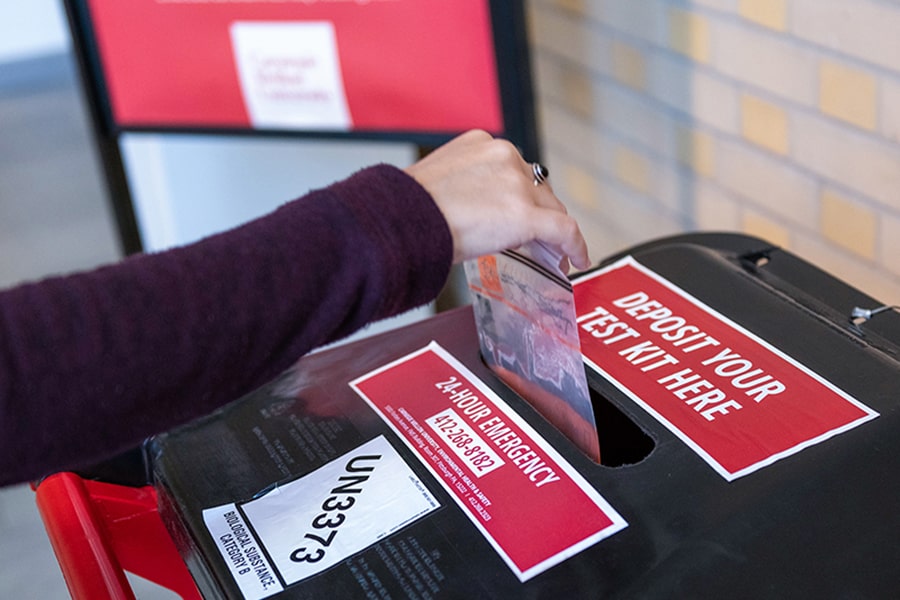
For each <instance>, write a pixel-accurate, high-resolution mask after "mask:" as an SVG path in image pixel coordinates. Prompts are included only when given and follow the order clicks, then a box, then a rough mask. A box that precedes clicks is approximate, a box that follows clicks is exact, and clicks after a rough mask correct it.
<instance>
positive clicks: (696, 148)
mask: <svg viewBox="0 0 900 600" xmlns="http://www.w3.org/2000/svg"><path fill="white" fill-rule="evenodd" d="M676 143H677V156H678V162H680V163H681V164H683V165H686V166H688V167H690V168H691V169H693V170H694V171H695V172H696V173H699V174H700V175H703V176H704V177H710V176H712V174H713V172H714V171H715V141H714V140H713V138H712V136H710V135H709V134H708V133H706V132H704V131H698V130H696V129H691V128H689V127H684V126H679V127H678V128H677V130H676Z"/></svg>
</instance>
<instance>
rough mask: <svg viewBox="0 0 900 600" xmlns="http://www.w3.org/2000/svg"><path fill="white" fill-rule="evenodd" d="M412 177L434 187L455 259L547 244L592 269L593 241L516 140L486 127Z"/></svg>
mask: <svg viewBox="0 0 900 600" xmlns="http://www.w3.org/2000/svg"><path fill="white" fill-rule="evenodd" d="M407 173H409V174H410V175H411V176H412V177H414V178H415V179H416V180H418V181H419V183H420V184H422V186H423V187H424V188H425V189H426V190H428V191H429V192H430V194H431V196H432V198H433V199H434V201H435V203H436V204H437V205H438V208H439V209H440V210H441V212H442V213H443V214H444V217H445V218H446V219H447V224H448V226H449V227H450V231H451V235H452V236H453V241H454V261H455V262H459V261H462V260H467V259H469V258H474V257H477V256H480V255H482V254H491V253H494V252H499V251H501V250H504V249H507V248H515V247H518V246H520V245H522V244H524V243H526V242H529V241H532V240H535V239H537V240H541V241H543V242H545V243H547V244H550V245H553V246H555V247H556V248H558V249H559V250H560V251H561V252H563V253H564V254H566V255H567V256H568V257H569V259H570V260H571V263H572V264H573V265H575V266H576V267H577V268H587V267H589V266H590V260H589V258H588V255H587V244H586V243H585V241H584V237H583V236H582V234H581V231H580V230H579V228H578V225H577V223H576V222H575V220H574V219H573V218H572V217H570V216H569V215H568V214H567V212H566V207H565V206H564V205H563V203H562V202H561V201H560V200H559V198H558V197H557V196H556V194H555V193H554V192H553V188H552V186H551V185H550V182H549V180H544V181H542V182H539V185H535V175H534V171H533V168H532V163H529V162H526V161H525V160H524V159H523V158H522V156H521V155H520V154H519V151H518V149H516V147H515V146H514V145H513V144H512V143H510V142H509V141H508V140H503V139H496V138H494V137H493V136H491V135H490V134H489V133H487V132H485V131H480V130H473V131H469V132H466V133H464V134H462V135H460V136H458V137H456V138H454V139H453V140H451V141H450V142H448V143H446V144H444V145H443V146H441V147H440V148H437V149H436V150H435V151H434V152H432V153H430V154H429V155H428V156H426V157H425V158H423V159H422V160H421V161H419V162H418V163H416V164H414V165H411V166H410V167H408V168H407Z"/></svg>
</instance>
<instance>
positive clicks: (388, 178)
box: [0, 165, 452, 484]
mask: <svg viewBox="0 0 900 600" xmlns="http://www.w3.org/2000/svg"><path fill="white" fill-rule="evenodd" d="M451 260H452V239H451V236H450V232H449V229H448V227H447V224H446V221H445V220H444V219H443V216H442V215H441V213H440V211H439V209H438V208H437V205H435V203H434V202H433V200H432V199H431V197H430V196H429V195H428V193H427V192H426V191H425V190H424V189H423V188H422V187H421V186H420V185H419V184H418V183H417V182H416V181H415V180H414V179H412V178H411V177H409V176H408V175H406V174H405V173H404V172H402V171H400V170H399V169H396V168H394V167H390V166H387V165H379V166H376V167H371V168H369V169H365V170H363V171H360V172H358V173H356V174H355V175H353V176H352V177H350V178H349V179H347V180H345V181H343V182H339V183H337V184H334V185H332V186H330V187H328V188H325V189H322V190H318V191H314V192H312V193H310V194H308V195H307V196H304V197H303V198H300V199H298V200H295V201H293V202H291V203H288V204H286V205H284V206H282V207H281V208H279V209H278V210H276V211H275V212H273V213H271V214H269V215H267V216H265V217H262V218H260V219H257V220H255V221H251V222H250V223H247V224H246V225H243V226H241V227H238V228H236V229H233V230H231V231H228V232H225V233H222V234H218V235H215V236H212V237H209V238H206V239H204V240H201V241H199V242H197V243H195V244H191V245H189V246H184V247H181V248H177V249H173V250H170V251H167V252H162V253H158V254H146V255H138V256H134V257H131V258H128V259H126V260H124V261H122V262H121V263H118V264H116V265H112V266H108V267H103V268H100V269H97V270H94V271H90V272H85V273H79V274H75V275H71V276H66V277H60V278H52V279H47V280H44V281H41V282H37V283H31V284H25V285H22V286H19V287H16V288H13V289H11V290H8V291H6V292H3V293H0V336H2V339H0V484H5V483H12V482H17V481H23V480H27V479H31V478H36V477H39V476H42V475H45V474H47V473H48V472H52V471H55V470H60V469H67V468H75V467H77V466H79V465H80V466H84V465H87V464H91V463H93V462H97V461H99V460H101V459H103V458H104V457H107V456H109V455H110V454H113V453H116V452H119V451H122V450H125V449H128V448H131V447H134V446H135V445H137V444H138V443H140V442H141V441H142V440H143V439H145V438H146V437H147V436H149V435H152V434H154V433H158V432H161V431H164V430H166V429H169V428H171V427H173V426H175V425H178V424H181V423H184V422H186V421H188V420H191V419H193V418H195V417H198V416H200V415H203V414H206V413H208V412H210V411H212V410H214V409H216V408H218V407H220V406H222V405H223V404H225V403H227V402H229V401H231V400H234V399H236V398H238V397H240V396H242V395H243V394H245V393H247V392H249V391H251V390H252V389H254V388H255V387H258V386H260V385H262V384H263V383H265V382H266V381H268V380H269V379H271V378H273V377H275V376H276V375H278V374H279V373H280V372H282V371H283V370H285V369H287V368H288V367H289V366H290V365H291V364H292V363H294V362H295V361H296V360H297V359H298V358H299V357H300V356H302V355H303V354H304V353H306V352H308V351H309V350H311V349H313V348H315V347H317V346H319V345H322V344H324V343H327V342H329V341H333V340H336V339H339V338H341V337H343V336H346V335H348V334H350V333H352V332H353V331H354V330H356V329H358V328H359V327H361V326H363V325H365V324H366V323H368V322H370V321H373V320H376V319H379V318H383V317H387V316H391V315H394V314H397V313H400V312H402V311H404V310H407V309H410V308H413V307H415V306H418V305H421V304H423V303H425V302H428V301H429V300H431V299H432V298H434V297H435V296H436V295H437V294H438V292H439V291H440V289H441V287H442V286H443V284H444V282H445V280H446V277H447V274H448V272H449V268H450V263H451Z"/></svg>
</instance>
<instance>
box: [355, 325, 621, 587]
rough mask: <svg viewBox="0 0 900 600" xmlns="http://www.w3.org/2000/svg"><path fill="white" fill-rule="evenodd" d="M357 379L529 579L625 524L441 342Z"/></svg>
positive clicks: (517, 571)
mask: <svg viewBox="0 0 900 600" xmlns="http://www.w3.org/2000/svg"><path fill="white" fill-rule="evenodd" d="M350 385H351V386H352V387H353V388H354V389H355V390H356V392H357V393H359V394H360V396H362V397H363V399H365V401H366V402H368V403H369V405H370V406H371V407H372V408H373V409H375V411H376V412H377V413H378V414H379V415H380V416H381V418H382V419H384V420H385V422H387V423H388V425H390V426H391V428H392V429H393V430H394V431H395V432H396V433H397V434H398V435H399V436H400V438H401V439H403V441H404V442H406V444H407V446H409V448H411V449H412V450H413V452H414V453H415V454H416V456H418V458H419V459H420V460H421V461H422V463H423V464H424V465H425V466H426V467H428V469H429V470H430V471H431V473H432V474H434V476H435V477H436V478H437V480H438V481H439V482H440V483H441V485H442V486H443V487H444V489H446V490H447V492H449V494H450V495H451V496H452V497H453V499H454V500H455V501H456V503H457V504H458V505H459V506H460V508H462V510H463V512H464V513H466V515H467V516H468V517H469V519H470V520H471V521H472V522H473V523H474V524H475V525H476V527H477V528H478V529H479V530H480V531H481V533H482V534H483V535H484V536H485V537H486V538H487V540H488V541H489V542H490V543H491V545H492V546H493V547H494V549H495V550H496V551H497V552H498V553H499V554H500V556H501V557H502V558H503V560H504V561H505V562H506V564H507V565H508V566H509V567H510V569H511V570H512V571H513V572H514V573H515V574H516V575H517V576H518V578H519V579H520V580H521V581H525V580H527V579H530V578H531V577H534V576H535V575H537V574H539V573H541V572H543V571H545V570H546V569H548V568H550V567H551V566H553V565H555V564H558V563H559V562H561V561H563V560H565V559H566V558H568V557H570V556H573V555H574V554H576V553H578V552H580V551H581V550H583V549H585V548H587V547H589V546H591V545H593V544H595V543H596V542H598V541H600V540H602V539H604V538H606V537H608V536H610V535H612V534H614V533H616V532H617V531H619V530H621V529H623V528H624V527H626V526H627V524H626V523H625V521H624V519H622V517H621V516H619V514H618V513H616V511H615V510H614V509H613V508H612V507H611V506H610V505H609V504H608V503H607V502H606V501H605V500H604V499H603V498H602V497H601V496H600V495H599V494H598V493H597V491H596V490H594V488H592V487H591V486H590V484H589V483H588V482H587V481H586V480H585V479H584V478H583V477H582V476H581V475H580V474H579V473H578V472H577V471H576V470H575V469H574V468H573V467H572V466H571V465H570V464H569V463H568V462H566V460H565V459H563V458H562V457H561V456H560V455H559V453H558V452H557V451H556V450H554V448H553V447H552V446H551V445H550V444H549V443H547V441H546V440H544V439H543V438H541V437H540V436H539V435H538V434H537V432H536V431H534V429H533V428H532V427H531V426H530V425H529V424H528V423H526V422H525V421H524V420H523V419H522V418H521V417H520V416H519V415H518V414H516V412H515V411H513V410H512V409H511V408H510V407H509V406H508V405H507V404H506V403H505V402H504V401H503V400H502V399H500V398H499V397H498V396H497V395H496V394H495V393H494V392H493V391H492V390H491V389H490V388H489V387H488V386H487V385H485V384H484V383H483V382H482V381H480V380H479V379H477V378H476V377H475V376H474V375H473V374H472V373H471V372H470V371H469V370H468V369H467V368H466V367H465V366H464V365H463V364H462V363H460V362H459V361H457V360H456V359H455V358H454V357H453V356H451V355H450V354H449V353H447V352H446V350H444V349H443V348H441V347H440V346H439V345H438V344H437V343H434V342H432V343H431V344H430V345H429V346H426V347H425V348H423V349H421V350H419V351H417V352H414V353H412V354H410V355H408V356H405V357H403V358H401V359H399V360H398V361H396V362H393V363H391V364H388V365H386V366H384V367H382V368H381V369H378V370H376V371H373V372H372V373H369V374H367V375H364V376H363V377H360V378H359V379H357V380H355V381H353V382H351V383H350Z"/></svg>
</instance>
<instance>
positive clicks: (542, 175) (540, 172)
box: [531, 162, 550, 185]
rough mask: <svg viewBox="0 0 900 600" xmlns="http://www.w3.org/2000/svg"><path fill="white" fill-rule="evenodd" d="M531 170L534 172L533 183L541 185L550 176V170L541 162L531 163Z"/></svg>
mask: <svg viewBox="0 0 900 600" xmlns="http://www.w3.org/2000/svg"><path fill="white" fill-rule="evenodd" d="M531 172H532V173H534V185H541V184H542V183H544V182H545V181H546V180H547V178H548V177H550V170H549V169H547V167H545V166H544V165H542V164H541V163H536V162H534V163H531Z"/></svg>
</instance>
